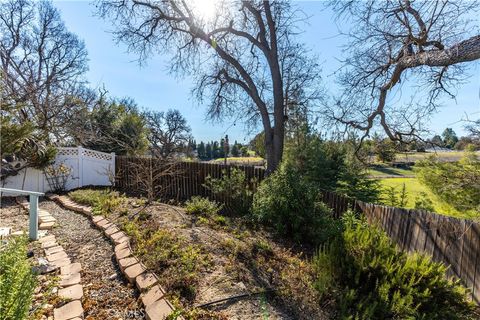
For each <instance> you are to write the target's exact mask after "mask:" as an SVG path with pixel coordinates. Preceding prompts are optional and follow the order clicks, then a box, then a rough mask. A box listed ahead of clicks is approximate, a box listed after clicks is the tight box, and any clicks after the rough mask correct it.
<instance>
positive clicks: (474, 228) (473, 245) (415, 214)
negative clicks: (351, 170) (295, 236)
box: [323, 192, 480, 304]
mask: <svg viewBox="0 0 480 320" xmlns="http://www.w3.org/2000/svg"><path fill="white" fill-rule="evenodd" d="M323 201H324V202H325V203H326V204H327V205H328V206H330V207H331V208H332V209H333V211H334V215H335V216H336V217H340V216H341V215H342V213H343V212H345V210H346V209H353V210H355V211H359V212H362V213H363V214H364V215H365V216H366V218H367V220H368V222H369V223H372V224H377V225H379V226H380V227H381V228H382V229H383V230H384V231H385V232H386V233H387V234H388V235H389V236H390V238H392V239H393V240H394V241H395V242H396V243H397V245H398V247H399V248H400V249H402V250H405V251H410V252H421V253H426V254H428V255H430V256H432V257H433V260H434V261H437V262H442V263H444V264H445V265H447V266H450V267H449V269H448V271H447V275H448V276H455V277H457V278H459V279H461V280H462V282H463V284H464V285H465V286H467V287H468V288H470V289H471V296H472V299H473V300H474V301H475V302H476V303H477V304H480V225H479V224H478V223H476V222H474V221H472V220H465V219H457V218H453V217H447V216H443V215H439V214H436V213H432V212H428V211H424V210H409V209H402V208H394V207H388V206H382V205H377V204H371V203H365V202H362V201H359V200H354V199H349V198H346V197H344V196H341V195H338V194H335V193H333V192H324V193H323Z"/></svg>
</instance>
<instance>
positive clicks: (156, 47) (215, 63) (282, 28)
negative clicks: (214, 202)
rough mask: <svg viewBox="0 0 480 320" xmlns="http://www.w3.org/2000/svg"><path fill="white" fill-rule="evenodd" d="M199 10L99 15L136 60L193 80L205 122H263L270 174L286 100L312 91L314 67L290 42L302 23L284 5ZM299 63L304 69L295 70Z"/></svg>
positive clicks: (155, 5) (190, 6) (112, 0)
mask: <svg viewBox="0 0 480 320" xmlns="http://www.w3.org/2000/svg"><path fill="white" fill-rule="evenodd" d="M199 5H202V4H201V3H199V2H197V7H196V6H195V3H194V2H188V1H182V0H169V1H151V0H130V1H128V0H126V1H124V0H108V1H99V2H98V6H99V12H100V15H101V16H103V17H107V18H111V20H112V22H113V23H114V25H115V30H116V32H115V36H116V38H117V39H118V41H121V42H124V43H126V44H127V45H128V46H129V49H130V50H131V51H133V52H137V53H139V56H140V59H141V60H143V59H145V58H146V57H148V56H150V55H151V54H153V53H154V52H161V53H165V52H168V53H172V54H173V58H172V59H171V70H172V71H173V72H174V73H176V74H179V75H185V74H189V75H194V76H195V77H196V78H197V85H196V87H195V89H194V93H196V95H197V97H198V98H199V99H200V100H203V99H204V98H205V97H209V98H210V107H209V112H208V114H209V116H210V117H212V118H213V119H219V118H222V117H226V116H233V115H234V114H236V115H239V117H240V118H242V119H244V120H245V121H246V122H247V123H256V121H258V120H260V121H261V123H262V125H263V129H264V132H265V139H264V140H265V149H266V151H267V152H266V156H267V171H268V172H271V171H273V170H274V169H275V168H276V167H277V165H278V164H279V162H280V161H281V158H282V153H283V145H284V127H285V121H286V120H287V114H286V102H287V98H288V97H289V96H291V95H292V94H293V93H292V92H291V91H293V90H295V89H298V88H300V87H301V86H302V85H303V86H305V87H306V88H309V89H308V90H310V91H312V92H314V91H315V86H314V85H313V83H314V82H315V80H316V79H317V76H318V72H317V71H316V70H315V69H316V68H315V67H316V64H315V63H314V62H312V60H310V59H308V58H307V57H306V56H305V54H306V50H305V49H304V47H303V46H302V45H300V44H298V43H296V42H295V40H294V38H295V35H296V34H297V33H298V32H299V30H298V29H297V28H296V25H297V24H298V23H299V22H300V20H303V19H304V18H305V17H303V16H302V15H301V14H300V12H299V11H298V10H296V9H295V8H294V7H292V6H291V5H290V4H289V3H288V2H285V1H239V0H237V1H218V2H217V3H216V9H217V11H216V13H215V17H214V18H211V19H208V18H206V17H204V16H202V15H201V14H200V13H199V12H200V10H198V6H199ZM299 61H301V63H302V64H303V65H304V67H305V68H295V67H294V66H295V65H297V66H298V65H299V63H298V62H299ZM306 64H308V65H309V66H310V67H308V68H307V65H306ZM312 96H316V95H315V94H313V93H312Z"/></svg>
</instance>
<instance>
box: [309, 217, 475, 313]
mask: <svg viewBox="0 0 480 320" xmlns="http://www.w3.org/2000/svg"><path fill="white" fill-rule="evenodd" d="M343 224H344V231H343V233H342V237H339V238H337V239H336V240H335V241H334V242H333V243H332V245H330V246H328V247H324V248H323V250H321V251H319V253H318V254H317V255H316V256H315V257H314V259H313V260H314V265H315V267H316V271H317V274H318V276H319V282H318V283H317V288H318V289H319V290H321V292H322V293H325V292H326V290H325V289H326V288H327V289H329V290H330V291H331V292H337V296H336V297H337V303H338V307H339V311H340V314H341V316H342V317H343V318H346V319H474V315H473V312H474V305H473V304H472V303H471V302H469V301H468V298H467V290H466V289H465V288H464V287H462V286H461V284H460V282H459V281H457V280H451V279H447V278H446V275H445V272H446V267H445V266H444V265H442V264H440V263H436V262H432V261H431V260H430V258H428V257H427V256H423V255H419V254H413V255H409V254H406V253H404V252H401V251H399V250H398V249H397V248H396V246H395V244H394V243H393V242H392V241H391V240H390V238H389V237H388V236H387V234H386V233H385V232H383V231H382V230H380V229H379V228H378V227H376V226H371V225H369V224H368V223H367V222H366V221H365V219H359V218H357V217H355V214H354V213H352V212H347V213H346V214H345V215H344V218H343ZM326 272H328V273H330V274H331V275H332V278H331V279H329V278H328V277H326V276H325V275H324V273H326ZM332 288H334V289H335V290H332Z"/></svg>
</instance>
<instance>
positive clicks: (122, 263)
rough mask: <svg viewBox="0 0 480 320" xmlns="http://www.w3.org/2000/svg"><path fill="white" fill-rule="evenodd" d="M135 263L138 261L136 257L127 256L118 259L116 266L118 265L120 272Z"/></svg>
mask: <svg viewBox="0 0 480 320" xmlns="http://www.w3.org/2000/svg"><path fill="white" fill-rule="evenodd" d="M135 263H138V260H137V258H134V257H128V258H124V259H119V260H118V266H119V267H120V270H121V271H122V272H123V271H124V270H125V269H126V268H128V267H130V266H131V265H134V264H135Z"/></svg>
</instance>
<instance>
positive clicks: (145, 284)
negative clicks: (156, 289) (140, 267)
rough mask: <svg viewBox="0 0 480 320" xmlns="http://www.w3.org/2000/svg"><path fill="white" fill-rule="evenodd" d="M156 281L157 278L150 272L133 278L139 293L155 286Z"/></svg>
mask: <svg viewBox="0 0 480 320" xmlns="http://www.w3.org/2000/svg"><path fill="white" fill-rule="evenodd" d="M157 281H158V279H157V277H155V275H154V274H153V273H151V272H147V273H143V274H141V275H139V276H137V277H136V278H135V282H136V283H137V288H138V290H139V291H140V292H144V291H147V290H148V288H150V287H151V286H153V285H154V284H156V283H157Z"/></svg>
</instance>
